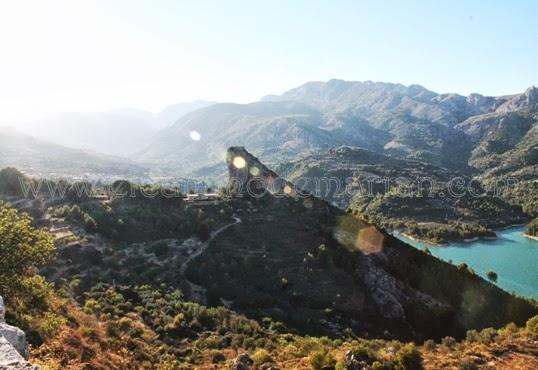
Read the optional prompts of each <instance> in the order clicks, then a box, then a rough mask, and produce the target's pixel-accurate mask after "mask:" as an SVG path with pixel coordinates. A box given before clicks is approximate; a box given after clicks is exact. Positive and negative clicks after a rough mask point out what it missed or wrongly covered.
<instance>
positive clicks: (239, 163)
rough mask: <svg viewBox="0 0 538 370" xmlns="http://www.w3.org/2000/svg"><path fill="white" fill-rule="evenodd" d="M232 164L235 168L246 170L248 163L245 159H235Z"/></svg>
mask: <svg viewBox="0 0 538 370" xmlns="http://www.w3.org/2000/svg"><path fill="white" fill-rule="evenodd" d="M232 164H233V165H234V167H235V168H239V169H241V168H245V166H246V165H247V162H246V161H245V159H244V158H243V157H239V156H237V157H235V158H234V160H233V161H232Z"/></svg>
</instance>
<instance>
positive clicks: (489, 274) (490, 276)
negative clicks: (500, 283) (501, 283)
mask: <svg viewBox="0 0 538 370" xmlns="http://www.w3.org/2000/svg"><path fill="white" fill-rule="evenodd" d="M486 276H487V277H488V279H489V281H491V282H492V283H496V282H497V278H498V276H497V273H496V272H495V271H488V272H487V274H486Z"/></svg>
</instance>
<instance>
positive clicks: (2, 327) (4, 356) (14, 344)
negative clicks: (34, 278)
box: [0, 296, 40, 370]
mask: <svg viewBox="0 0 538 370" xmlns="http://www.w3.org/2000/svg"><path fill="white" fill-rule="evenodd" d="M5 314H6V308H5V306H4V300H3V299H2V297H1V296H0V370H8V369H9V370H15V369H23V370H39V369H40V368H39V367H38V366H33V365H30V364H29V363H28V362H26V358H28V346H27V344H26V334H25V333H24V332H23V331H22V330H21V329H19V328H17V327H15V326H11V325H8V324H7V323H6V322H5Z"/></svg>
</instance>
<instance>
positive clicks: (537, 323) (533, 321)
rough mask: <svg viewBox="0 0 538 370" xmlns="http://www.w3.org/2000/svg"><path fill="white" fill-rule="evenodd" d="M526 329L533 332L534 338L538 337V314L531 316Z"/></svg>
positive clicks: (530, 332)
mask: <svg viewBox="0 0 538 370" xmlns="http://www.w3.org/2000/svg"><path fill="white" fill-rule="evenodd" d="M525 329H526V330H527V331H528V332H529V334H531V335H532V336H533V337H534V338H538V315H536V316H534V317H531V318H530V319H529V320H528V321H527V325H525Z"/></svg>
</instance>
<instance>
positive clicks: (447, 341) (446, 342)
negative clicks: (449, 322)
mask: <svg viewBox="0 0 538 370" xmlns="http://www.w3.org/2000/svg"><path fill="white" fill-rule="evenodd" d="M441 344H442V345H443V346H445V347H448V348H452V347H454V346H455V345H456V339H454V337H444V338H443V339H441Z"/></svg>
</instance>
